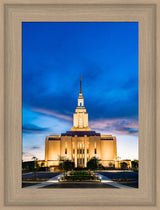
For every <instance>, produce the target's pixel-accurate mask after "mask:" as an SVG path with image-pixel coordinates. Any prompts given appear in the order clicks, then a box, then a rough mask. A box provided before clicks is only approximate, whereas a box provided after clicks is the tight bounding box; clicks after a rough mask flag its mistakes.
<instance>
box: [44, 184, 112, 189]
mask: <svg viewBox="0 0 160 210" xmlns="http://www.w3.org/2000/svg"><path fill="white" fill-rule="evenodd" d="M43 188H116V187H113V186H111V185H107V184H103V183H57V184H52V185H48V186H46V187H43Z"/></svg>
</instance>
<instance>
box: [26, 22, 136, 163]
mask: <svg viewBox="0 0 160 210" xmlns="http://www.w3.org/2000/svg"><path fill="white" fill-rule="evenodd" d="M80 75H82V93H83V97H84V105H85V107H86V109H87V112H88V114H89V126H90V127H91V129H92V130H95V131H97V132H101V133H102V134H111V135H114V136H116V137H117V152H118V156H120V157H121V159H137V158H138V23H136V22H132V23H131V22H128V23H127V22H126V23H123V22H121V23H120V22H119V23H116V22H112V23H109V22H108V23H76V22H75V23H71V22H70V23H67V22H66V23H58V22H57V23H47V22H43V23H38V22H36V23H34V22H32V23H29V22H28V23H27V22H23V23H22V106H23V107H22V122H23V125H22V132H23V135H22V136H23V144H22V146H23V160H31V158H32V157H33V156H36V157H38V159H44V151H45V148H44V147H45V137H46V136H48V135H50V134H61V133H62V132H65V131H67V130H70V129H71V127H72V125H73V122H72V116H73V113H74V111H75V108H76V106H77V99H78V94H79V77H80Z"/></svg>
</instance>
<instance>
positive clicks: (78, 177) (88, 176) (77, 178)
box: [59, 171, 100, 182]
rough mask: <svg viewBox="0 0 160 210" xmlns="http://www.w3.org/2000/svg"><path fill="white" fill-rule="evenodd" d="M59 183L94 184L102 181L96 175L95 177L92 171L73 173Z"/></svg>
mask: <svg viewBox="0 0 160 210" xmlns="http://www.w3.org/2000/svg"><path fill="white" fill-rule="evenodd" d="M59 181H62V182H81V181H85V182H92V181H100V180H99V179H98V178H97V177H96V176H95V175H93V174H92V173H91V172H90V171H72V172H70V173H69V174H68V175H66V176H64V178H63V179H60V180H59Z"/></svg>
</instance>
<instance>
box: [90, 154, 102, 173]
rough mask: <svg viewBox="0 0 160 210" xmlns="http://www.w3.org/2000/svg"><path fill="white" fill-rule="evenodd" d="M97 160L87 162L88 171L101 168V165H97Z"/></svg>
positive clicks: (92, 159)
mask: <svg viewBox="0 0 160 210" xmlns="http://www.w3.org/2000/svg"><path fill="white" fill-rule="evenodd" d="M99 161H100V160H99V159H97V158H96V157H92V158H91V159H90V160H89V161H88V162H87V168H88V169H90V170H93V171H94V170H97V169H99V168H101V164H100V163H99Z"/></svg>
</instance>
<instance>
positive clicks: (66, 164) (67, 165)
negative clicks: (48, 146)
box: [58, 158, 74, 177]
mask: <svg viewBox="0 0 160 210" xmlns="http://www.w3.org/2000/svg"><path fill="white" fill-rule="evenodd" d="M58 168H59V170H61V171H63V177H64V175H65V172H67V171H71V170H72V169H74V162H72V161H71V160H64V159H62V158H60V161H59V166H58Z"/></svg>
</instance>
